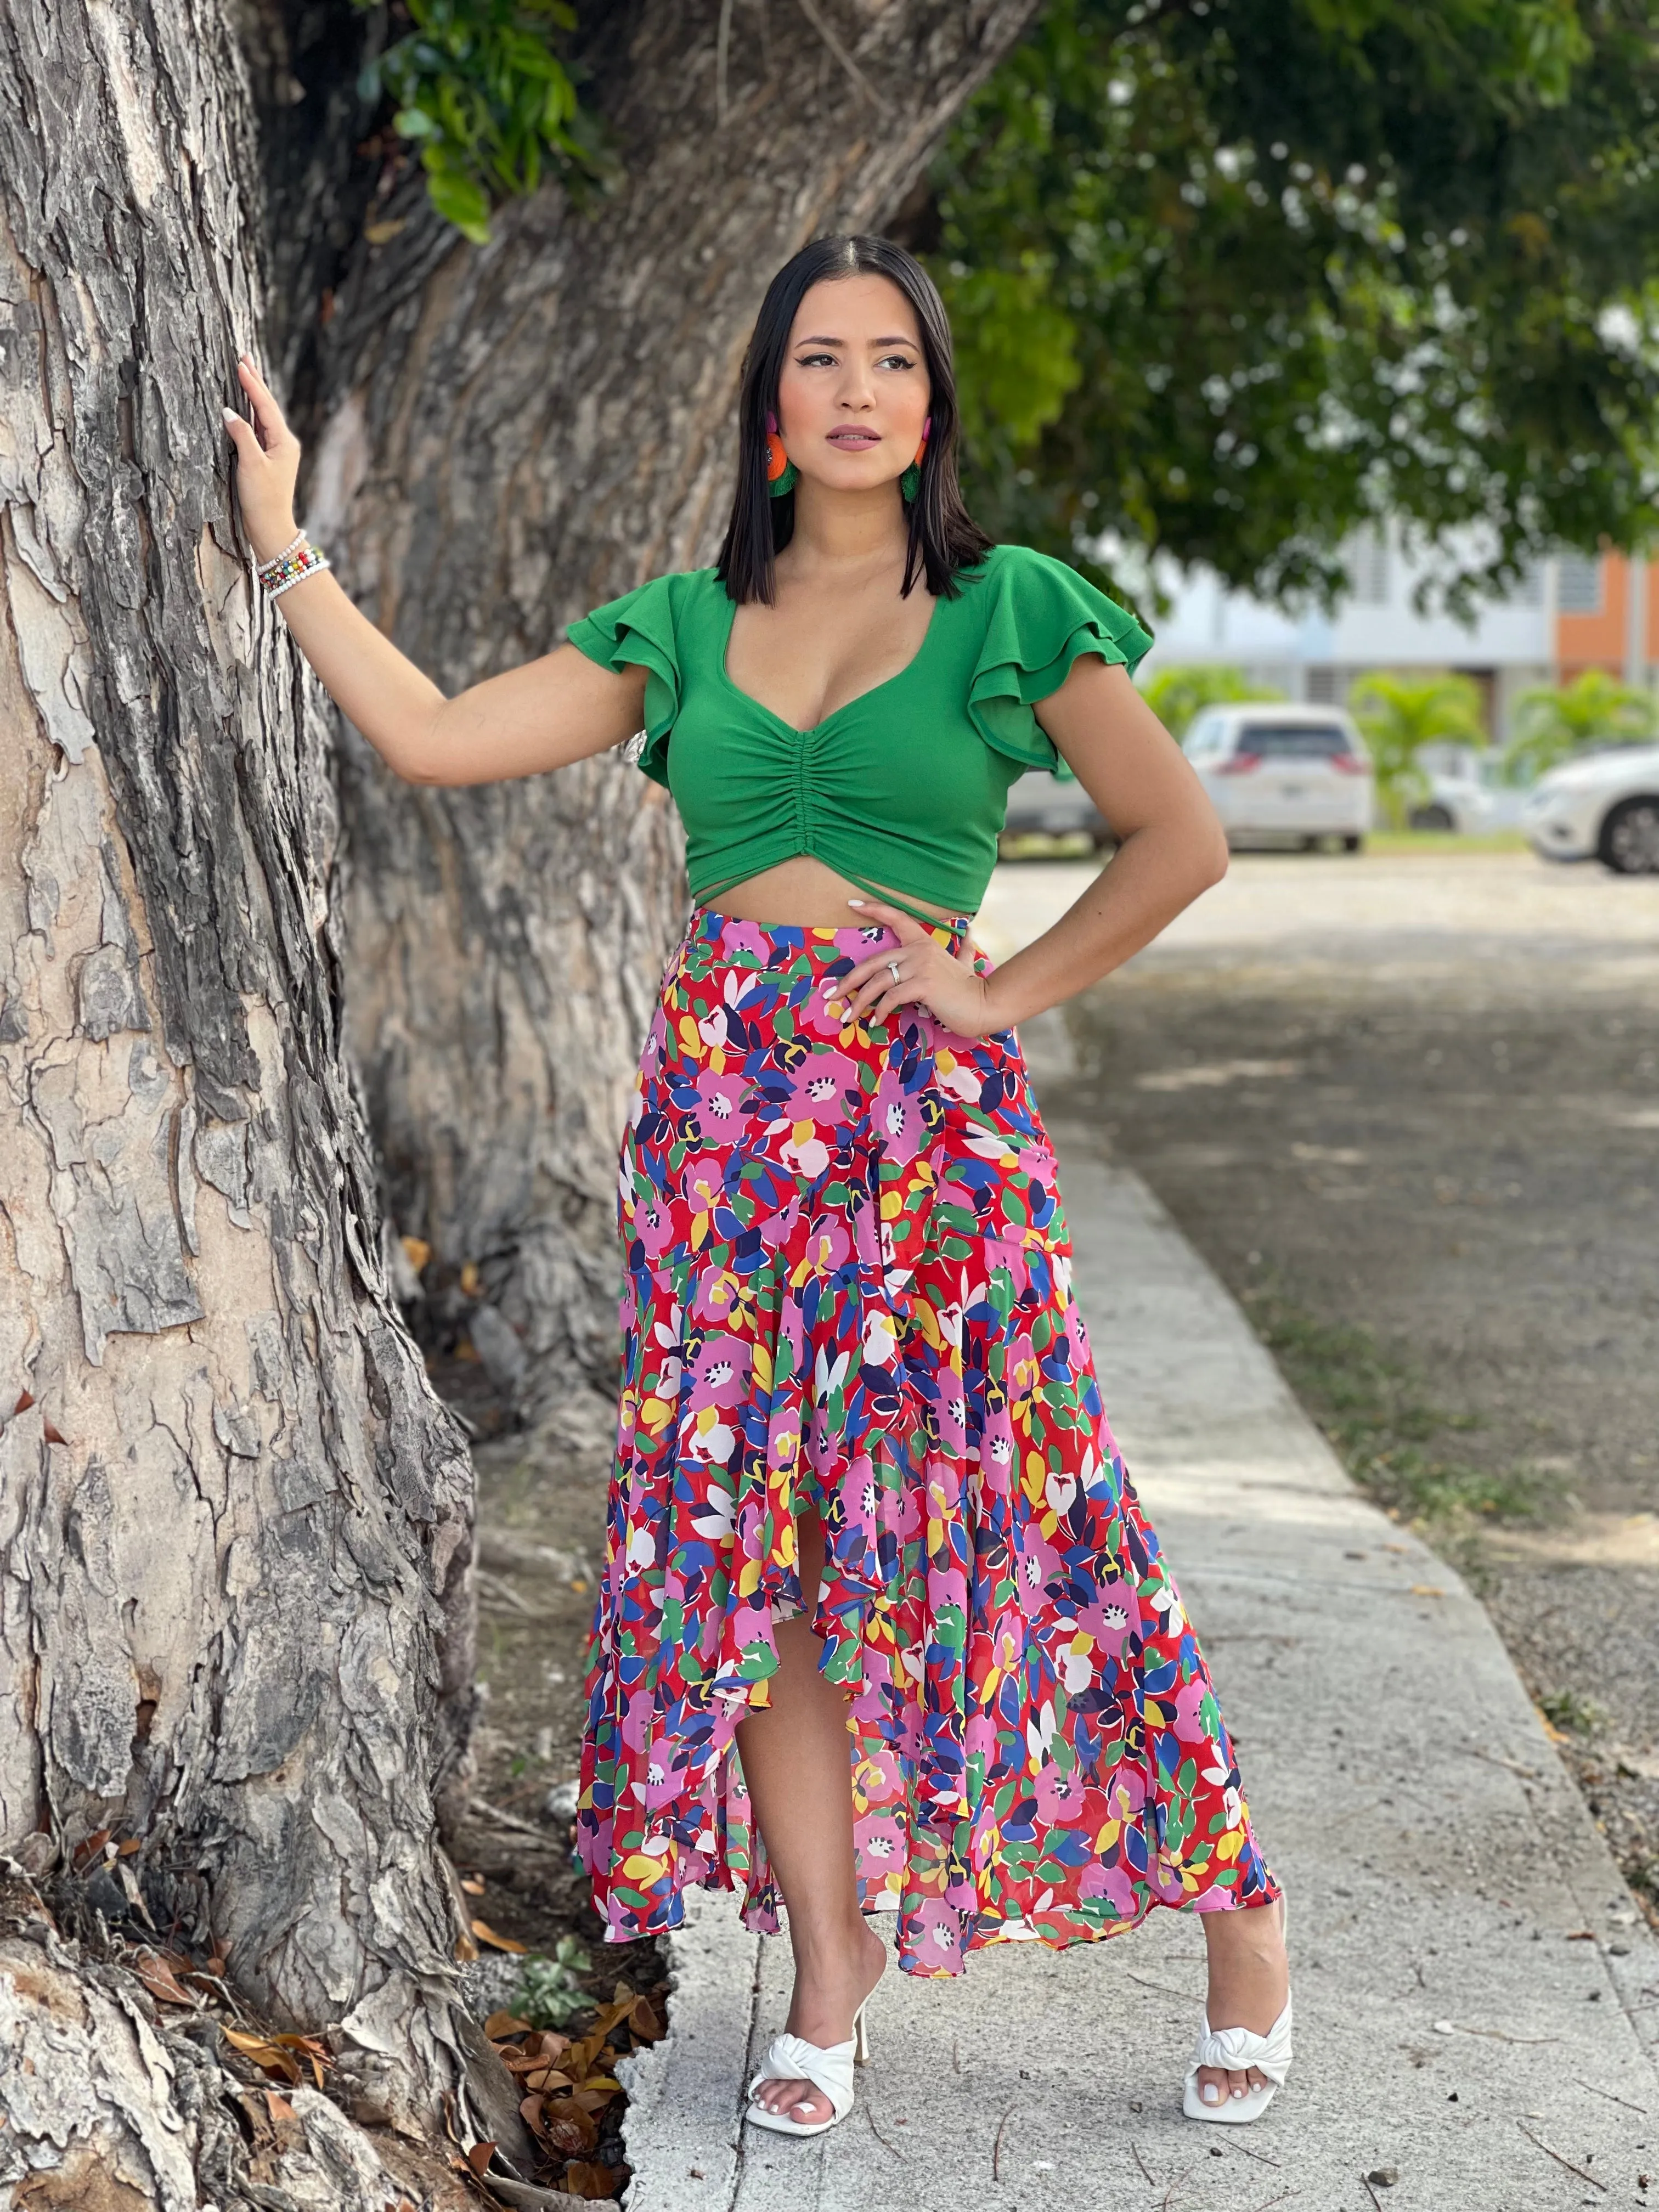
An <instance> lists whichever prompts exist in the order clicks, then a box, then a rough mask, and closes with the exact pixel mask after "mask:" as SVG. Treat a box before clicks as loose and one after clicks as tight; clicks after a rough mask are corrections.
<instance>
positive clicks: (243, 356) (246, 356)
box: [236, 353, 253, 368]
mask: <svg viewBox="0 0 1659 2212" xmlns="http://www.w3.org/2000/svg"><path fill="white" fill-rule="evenodd" d="M236 358H237V360H238V361H245V362H246V363H247V365H248V367H249V368H252V366H253V356H252V354H251V353H239V354H238V355H237V356H236Z"/></svg>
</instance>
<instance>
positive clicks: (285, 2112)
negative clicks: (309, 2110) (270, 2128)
mask: <svg viewBox="0 0 1659 2212" xmlns="http://www.w3.org/2000/svg"><path fill="white" fill-rule="evenodd" d="M265 2110H266V2111H267V2112H269V2113H270V2117H271V2119H272V2121H273V2122H275V2121H278V2120H294V2119H297V2118H299V2114H298V2113H297V2112H295V2109H294V2107H293V2106H292V2105H290V2104H289V2101H288V2099H287V2098H286V2097H281V2096H278V2094H277V2093H276V2090H275V2089H267V2090H266V2091H265Z"/></svg>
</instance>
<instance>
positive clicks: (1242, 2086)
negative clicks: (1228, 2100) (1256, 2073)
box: [1227, 2073, 1250, 2097]
mask: <svg viewBox="0 0 1659 2212" xmlns="http://www.w3.org/2000/svg"><path fill="white" fill-rule="evenodd" d="M1249 2087H1250V2077H1249V2075H1248V2074H1236V2073H1234V2074H1229V2075H1228V2076H1227V2094H1228V2095H1229V2096H1230V2097H1243V2096H1246V2095H1248V2094H1249Z"/></svg>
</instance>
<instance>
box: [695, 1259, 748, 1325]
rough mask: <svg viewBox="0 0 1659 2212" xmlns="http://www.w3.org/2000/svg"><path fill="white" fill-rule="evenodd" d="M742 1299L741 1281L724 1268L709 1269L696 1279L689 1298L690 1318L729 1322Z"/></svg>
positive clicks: (702, 1320) (701, 1320)
mask: <svg viewBox="0 0 1659 2212" xmlns="http://www.w3.org/2000/svg"><path fill="white" fill-rule="evenodd" d="M742 1297H743V1282H742V1279H741V1278H740V1277H738V1276H737V1275H732V1274H728V1273H726V1269H725V1268H724V1267H710V1268H709V1269H708V1271H707V1273H704V1274H702V1276H700V1277H699V1278H698V1281H697V1287H696V1291H694V1292H693V1294H692V1298H691V1318H692V1320H693V1321H700V1322H722V1321H730V1319H731V1318H732V1310H733V1309H734V1308H735V1307H736V1306H737V1305H738V1303H739V1302H740V1300H741V1299H742Z"/></svg>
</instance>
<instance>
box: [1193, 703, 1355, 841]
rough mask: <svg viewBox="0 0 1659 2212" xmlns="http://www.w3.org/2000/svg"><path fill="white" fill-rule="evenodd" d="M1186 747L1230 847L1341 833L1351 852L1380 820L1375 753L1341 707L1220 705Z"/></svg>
mask: <svg viewBox="0 0 1659 2212" xmlns="http://www.w3.org/2000/svg"><path fill="white" fill-rule="evenodd" d="M1181 743H1182V751H1183V752H1184V753H1185V754H1186V756H1187V757H1188V760H1189V761H1190V762H1191V763H1192V764H1193V766H1194V769H1196V770H1197V772H1198V777H1199V781H1200V782H1201V783H1202V784H1203V786H1204V788H1205V790H1206V792H1207V793H1209V795H1210V799H1211V802H1212V805H1214V807H1215V811H1216V812H1217V813H1218V815H1219V816H1220V817H1221V826H1222V828H1223V829H1225V831H1226V833H1227V842H1228V843H1229V844H1244V843H1254V842H1271V843H1273V844H1279V843H1283V842H1285V841H1287V840H1288V841H1291V842H1294V843H1296V844H1298V845H1302V846H1304V847H1306V848H1309V849H1311V848H1313V847H1314V846H1316V845H1317V844H1319V843H1320V842H1322V840H1323V839H1325V838H1327V837H1340V839H1341V841H1342V842H1343V844H1344V845H1345V846H1346V848H1347V849H1348V851H1349V852H1351V853H1357V852H1358V850H1359V848H1360V846H1361V844H1362V843H1363V842H1364V836H1365V832H1366V831H1367V830H1368V829H1370V826H1371V820H1372V796H1373V794H1372V777H1371V761H1370V754H1369V753H1368V752H1367V751H1366V750H1365V746H1364V740H1363V739H1362V738H1361V737H1360V734H1359V732H1358V730H1357V729H1356V728H1355V726H1354V725H1353V723H1352V720H1350V719H1349V717H1348V716H1347V715H1346V714H1342V713H1341V712H1340V710H1339V709H1337V708H1333V707H1289V706H1265V705H1258V706H1249V707H1212V708H1208V709H1207V710H1206V712H1205V713H1203V714H1200V715H1198V716H1196V717H1195V718H1194V721H1193V723H1192V724H1191V726H1190V727H1189V728H1188V732H1187V734H1186V736H1185V737H1184V738H1182V741H1181Z"/></svg>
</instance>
